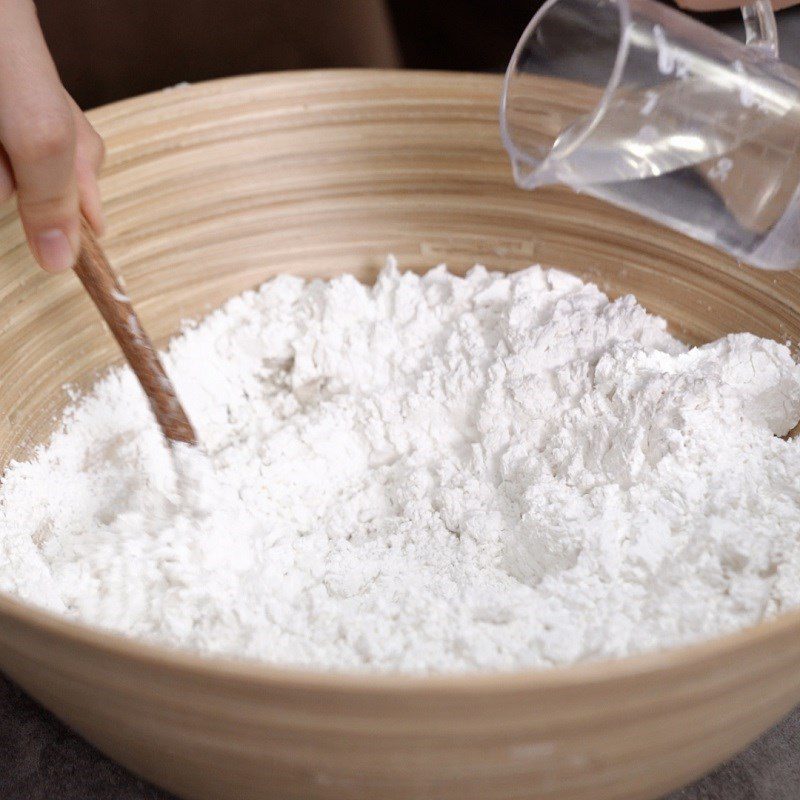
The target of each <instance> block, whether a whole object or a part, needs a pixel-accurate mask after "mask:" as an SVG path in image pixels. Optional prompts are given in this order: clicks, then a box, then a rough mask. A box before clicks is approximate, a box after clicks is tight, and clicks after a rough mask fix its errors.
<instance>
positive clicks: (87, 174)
mask: <svg viewBox="0 0 800 800" xmlns="http://www.w3.org/2000/svg"><path fill="white" fill-rule="evenodd" d="M69 102H70V105H71V106H72V111H73V114H74V116H75V129H76V139H77V141H76V152H75V176H76V180H77V182H78V195H79V197H80V207H81V211H83V214H84V216H85V217H86V219H87V220H88V221H89V224H90V225H91V226H92V228H93V230H94V232H95V233H96V234H97V235H98V236H102V235H103V232H104V231H105V219H104V217H103V208H102V205H101V202H100V190H99V188H98V185H97V177H98V175H99V173H100V167H101V166H102V165H103V160H104V159H105V154H106V148H105V145H104V144H103V140H102V139H101V138H100V135H99V134H98V133H97V131H96V130H95V129H94V128H93V127H92V125H91V123H90V122H89V120H88V119H86V117H85V116H84V114H83V112H82V111H81V110H80V108H78V106H77V104H76V103H75V101H74V100H73V99H72V98H71V97H70V98H69Z"/></svg>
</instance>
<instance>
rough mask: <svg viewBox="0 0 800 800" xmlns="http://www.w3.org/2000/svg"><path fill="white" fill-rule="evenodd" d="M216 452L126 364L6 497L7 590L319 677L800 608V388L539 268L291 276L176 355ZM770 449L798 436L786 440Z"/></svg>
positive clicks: (796, 379)
mask: <svg viewBox="0 0 800 800" xmlns="http://www.w3.org/2000/svg"><path fill="white" fill-rule="evenodd" d="M166 361H167V366H168V369H169V371H170V373H171V374H172V375H173V376H174V377H175V380H176V383H177V386H178V389H179V392H180V394H181V396H182V398H183V399H184V401H185V404H186V406H187V408H188V411H189V413H190V416H191V417H192V419H193V421H194V422H195V424H196V426H197V428H198V431H199V434H200V438H201V440H202V441H203V443H204V445H205V447H206V450H207V453H208V458H206V457H204V456H202V455H201V454H200V453H198V452H196V451H194V452H192V451H189V452H182V453H181V454H180V458H181V459H182V460H183V461H184V462H185V468H186V469H187V470H188V472H189V474H190V476H191V480H189V481H188V486H189V488H190V490H191V491H189V493H188V494H186V493H184V497H183V498H182V500H180V501H179V500H178V497H179V493H176V491H175V485H174V483H175V478H174V471H173V469H172V466H171V463H170V459H169V455H168V450H167V448H165V447H164V445H163V443H162V442H161V440H160V437H159V434H158V432H157V431H156V428H155V425H154V423H153V421H152V419H151V417H150V414H149V411H148V408H147V405H146V403H145V401H144V399H143V398H142V396H141V394H140V392H139V390H138V389H137V387H136V385H135V383H134V380H133V378H132V375H131V374H130V372H129V371H128V370H117V371H114V372H112V373H111V374H110V375H109V376H108V377H106V378H105V379H104V380H102V381H101V382H100V383H99V384H98V385H97V387H96V389H95V390H94V392H93V393H92V395H91V396H89V397H86V398H84V399H82V400H80V401H79V402H78V403H77V404H76V406H75V407H74V408H73V409H72V410H71V411H70V412H69V413H68V415H67V417H66V419H65V423H64V428H63V430H62V431H61V432H60V433H58V434H57V435H56V436H55V437H54V438H53V440H52V442H51V444H50V445H49V446H48V447H46V448H43V449H42V450H41V451H40V452H39V454H38V456H37V458H36V460H35V461H33V462H31V463H17V464H14V465H12V466H11V467H10V468H9V470H8V472H7V473H6V475H5V479H4V484H3V487H2V493H1V494H0V588H3V589H5V590H8V591H10V592H13V593H16V594H18V595H20V596H21V597H23V598H25V599H26V600H28V601H31V602H33V603H36V604H39V605H44V606H47V607H50V608H52V609H56V610H59V611H62V612H65V613H67V614H68V615H69V616H71V617H73V618H76V619H80V620H83V621H85V622H88V623H90V624H93V625H98V626H103V627H106V628H111V629H114V630H118V631H122V632H124V633H126V634H128V635H131V636H137V637H143V638H145V639H149V640H154V641H159V642H163V643H169V644H172V645H176V646H180V647H184V648H190V649H192V650H198V651H202V652H208V653H225V654H231V655H236V656H242V657H251V658H257V659H263V660H266V661H271V662H278V663H282V664H303V665H311V666H317V667H326V668H331V667H333V668H353V667H355V668H371V669H381V670H387V669H399V670H412V671H418V670H433V671H440V670H464V669H481V668H513V667H521V666H527V665H554V664H565V663H571V662H575V661H580V660H584V659H595V658H599V657H606V656H620V655H624V654H627V653H632V652H636V651H642V650H650V649H654V648H661V647H666V646H670V645H675V644H678V643H683V642H688V641H692V640H697V639H700V638H704V637H709V636H713V635H714V634H717V633H720V632H723V631H729V630H732V629H736V628H739V627H741V626H744V625H748V624H750V623H754V622H756V621H758V620H761V619H762V618H764V617H765V616H769V615H772V614H775V613H777V612H779V611H781V610H782V609H785V608H787V607H790V606H797V605H800V478H798V476H800V444H798V443H796V442H786V441H783V440H781V439H780V438H778V436H779V435H782V434H785V433H786V432H787V431H788V430H789V429H790V428H791V427H792V425H793V424H794V423H795V422H796V421H797V419H798V417H800V369H799V368H798V367H797V366H796V365H795V364H794V362H793V360H792V358H791V356H790V353H789V351H788V349H787V348H786V347H784V346H783V345H780V344H777V343H775V342H772V341H765V340H761V339H757V338H755V337H753V336H751V335H748V334H740V335H736V336H730V337H728V338H726V339H723V340H721V341H719V342H716V343H714V344H712V345H709V346H707V347H702V348H699V349H693V350H687V349H686V348H685V347H684V346H682V345H681V344H679V343H678V342H677V341H676V340H675V339H674V338H672V337H671V336H670V335H669V334H667V333H666V331H665V325H664V323H663V321H662V320H660V319H658V318H655V317H652V316H648V315H647V314H646V313H645V311H644V310H643V309H642V308H641V307H640V306H638V305H637V304H636V302H635V300H634V299H633V298H632V297H626V298H623V299H621V300H617V301H616V302H609V301H608V299H607V298H606V297H605V296H604V295H603V294H601V293H600V292H599V291H598V289H597V288H596V287H594V286H592V285H585V284H583V283H581V282H580V281H579V280H577V279H576V278H574V277H571V276H569V275H567V274H565V273H561V272H557V271H550V272H548V271H543V270H541V269H539V268H538V267H534V268H532V269H529V270H527V271H525V272H522V273H519V274H516V275H512V276H504V275H501V274H499V273H489V272H486V271H485V270H484V269H483V268H481V267H476V268H475V269H474V270H472V271H471V272H470V273H469V275H468V277H467V278H466V279H461V278H456V277H454V276H452V275H450V274H449V273H447V272H446V271H445V269H444V268H442V267H440V268H437V269H435V270H433V271H431V272H429V273H428V274H427V275H426V276H425V277H423V278H419V277H417V276H415V275H412V274H404V275H400V274H399V273H398V272H397V271H396V269H394V268H393V267H392V268H389V269H387V270H386V271H384V272H383V274H382V275H381V276H380V278H379V279H378V282H377V284H376V285H375V287H374V288H369V287H365V286H362V285H360V284H358V283H357V282H356V281H355V280H353V279H351V278H348V277H344V278H338V279H336V280H334V281H332V282H330V283H324V282H320V281H316V282H313V283H303V281H301V280H299V279H296V278H291V277H281V278H277V279H276V280H273V281H270V282H269V283H267V284H265V285H264V286H263V287H261V289H259V290H258V291H256V292H251V293H248V294H245V295H243V296H241V297H238V298H235V299H233V300H231V301H230V302H229V303H227V304H226V305H225V307H224V308H222V309H221V310H219V311H217V312H216V313H214V314H212V315H211V316H210V317H209V318H207V319H206V320H205V321H203V322H202V323H200V324H199V325H198V326H196V327H194V328H191V329H189V330H187V331H186V332H185V333H184V334H183V335H182V336H181V337H180V338H178V339H176V340H175V341H174V342H173V343H172V346H171V348H170V350H169V355H168V357H167V359H166ZM776 434H777V435H778V436H776Z"/></svg>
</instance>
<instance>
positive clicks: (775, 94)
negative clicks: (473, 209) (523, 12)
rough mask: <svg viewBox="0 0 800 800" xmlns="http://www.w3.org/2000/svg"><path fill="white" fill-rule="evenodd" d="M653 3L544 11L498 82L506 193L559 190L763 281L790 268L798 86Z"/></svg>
mask: <svg viewBox="0 0 800 800" xmlns="http://www.w3.org/2000/svg"><path fill="white" fill-rule="evenodd" d="M743 16H744V21H745V29H746V34H747V43H746V44H741V43H740V42H738V41H736V40H734V39H732V38H730V37H728V36H725V35H724V34H721V33H719V32H717V31H715V30H713V29H711V28H709V27H708V26H706V25H703V24H702V23H700V22H698V21H696V20H694V19H692V18H691V17H688V16H687V15H685V14H682V13H680V12H679V11H675V10H674V9H671V8H668V7H666V6H664V5H661V4H659V3H657V2H655V0H548V2H546V3H545V4H544V5H543V6H542V8H541V9H540V10H539V12H538V13H537V14H536V16H535V17H534V18H533V20H532V21H531V23H530V24H529V25H528V28H527V30H526V31H525V33H524V34H523V36H522V39H521V40H520V42H519V44H518V45H517V48H516V50H515V51H514V55H513V57H512V59H511V63H510V65H509V67H508V71H507V73H506V79H505V86H504V91H503V99H502V106H501V128H502V133H503V139H504V142H505V145H506V148H507V149H508V151H509V154H510V156H511V160H512V163H513V167H514V177H515V180H516V181H517V183H518V184H519V185H520V186H522V187H523V188H526V189H534V188H536V187H538V186H543V185H547V184H554V183H561V184H566V185H568V186H570V187H572V188H573V189H575V190H577V191H581V192H586V193H588V194H592V195H594V196H596V197H599V198H601V199H603V200H606V201H608V202H610V203H614V204H615V205H618V206H622V207H624V208H628V209H630V210H632V211H635V212H637V213H639V214H642V215H643V216H646V217H649V218H651V219H654V220H656V221H657V222H660V223H662V224H664V225H667V226H669V227H671V228H674V229H676V230H679V231H681V232H683V233H685V234H687V235H688V236H691V237H693V238H695V239H698V240H700V241H702V242H707V243H709V244H712V245H714V246H716V247H718V248H720V249H722V250H726V251H728V252H729V253H731V254H732V255H734V256H735V257H737V258H738V259H740V260H741V261H744V262H747V263H749V264H753V265H755V266H758V267H762V268H766V269H792V268H795V267H798V266H800V191H798V185H799V184H800V72H799V71H798V70H795V69H794V68H792V67H789V66H788V65H786V64H783V63H782V62H781V61H779V60H778V46H777V31H776V25H775V17H774V15H773V12H772V9H771V7H770V5H769V3H768V2H767V0H758V2H756V3H754V4H753V5H749V6H746V7H745V8H743Z"/></svg>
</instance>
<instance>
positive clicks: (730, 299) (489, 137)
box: [0, 72, 800, 800]
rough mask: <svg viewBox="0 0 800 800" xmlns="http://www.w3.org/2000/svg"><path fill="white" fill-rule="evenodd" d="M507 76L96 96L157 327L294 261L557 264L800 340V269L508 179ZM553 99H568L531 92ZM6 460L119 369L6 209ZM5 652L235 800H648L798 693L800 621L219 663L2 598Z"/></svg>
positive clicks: (128, 737) (122, 227)
mask: <svg viewBox="0 0 800 800" xmlns="http://www.w3.org/2000/svg"><path fill="white" fill-rule="evenodd" d="M499 90H500V81H499V79H497V78H494V77H479V76H475V75H445V74H437V75H434V74H417V73H408V72H396V73H393V72H383V73H379V72H329V73H324V72H323V73H319V72H317V73H299V74H283V75H269V76H267V75H263V76H253V77H247V78H240V79H234V80H227V81H221V82H214V83H209V84H204V85H200V86H194V87H190V88H179V89H175V90H172V91H169V92H164V93H160V94H155V95H149V96H147V97H141V98H136V99H133V100H128V101H125V102H122V103H118V104H115V105H112V106H108V107H106V108H102V109H99V110H97V111H95V112H93V114H92V120H93V122H94V123H95V124H96V125H97V127H98V128H99V130H100V131H101V132H102V133H103V135H104V136H105V137H106V141H107V143H108V148H109V158H108V164H107V168H106V170H105V175H104V178H103V191H104V195H105V199H106V207H107V210H108V216H109V222H110V230H109V235H108V237H107V244H108V250H109V253H110V255H111V257H112V260H113V261H114V262H115V263H116V264H117V265H118V267H119V268H120V269H121V271H122V272H123V273H124V275H125V278H126V280H127V283H128V286H129V289H130V293H131V295H132V296H133V297H134V298H135V300H136V302H137V303H138V307H139V309H140V311H141V314H142V317H143V319H144V322H145V324H146V325H147V326H148V327H149V329H150V331H151V332H152V333H153V335H154V337H155V338H156V339H157V340H158V341H160V342H164V341H165V340H166V338H167V337H168V336H169V335H170V334H172V333H174V332H175V331H176V330H177V328H178V324H179V321H180V319H181V318H183V317H187V316H196V315H199V314H201V313H203V312H204V311H205V310H206V309H208V308H210V307H212V306H215V305H217V304H219V303H220V302H221V301H222V300H224V299H225V298H227V297H229V296H231V295H233V294H234V293H237V292H239V291H240V290H242V289H245V288H247V287H251V286H254V285H256V284H258V283H259V282H261V281H263V280H264V279H266V278H268V277H269V276H271V275H274V274H275V273H277V272H282V271H284V272H293V273H297V274H302V275H325V276H328V275H333V274H336V273H339V272H343V271H351V272H353V273H355V274H356V275H358V276H359V277H360V278H363V279H365V280H369V279H370V278H371V277H372V276H373V275H374V274H375V271H376V269H377V268H378V267H379V266H380V265H381V264H382V262H383V259H384V256H385V255H386V253H387V252H394V253H395V254H396V255H397V256H398V258H399V259H400V263H401V265H402V266H403V267H405V268H410V269H423V268H425V267H428V266H430V265H433V264H435V263H436V262H439V261H443V260H445V261H447V262H448V263H449V264H450V266H451V267H452V268H454V269H456V270H464V269H465V268H467V267H469V266H471V265H472V264H473V263H474V262H476V261H481V262H483V263H485V264H487V265H490V266H493V267H496V268H500V269H505V270H513V269H517V268H520V267H523V266H526V265H528V264H529V263H531V262H535V261H541V262H543V263H547V264H555V265H561V266H562V267H566V268H568V269H570V270H574V271H575V272H577V273H579V274H581V275H583V276H587V277H589V278H591V279H593V280H596V281H597V282H599V283H600V284H601V285H602V286H603V287H604V288H606V289H607V290H608V291H610V292H611V293H612V294H619V293H621V292H628V291H633V292H635V293H636V294H637V295H638V296H639V297H640V298H641V300H642V301H643V302H644V303H645V305H647V306H648V307H649V308H650V309H651V310H652V311H654V312H657V313H659V314H663V315H664V316H666V317H667V318H668V319H669V320H670V321H671V323H672V324H673V326H674V328H675V330H676V331H677V332H678V333H679V334H680V335H681V336H683V337H684V338H685V339H686V340H689V341H692V342H696V341H702V340H707V339H710V338H713V337H717V336H719V335H721V334H724V333H726V332H728V331H737V330H750V331H753V332H755V333H758V334H761V335H765V336H772V337H775V338H777V339H780V340H787V339H791V340H793V341H796V340H797V338H798V335H799V334H800V279H798V277H797V276H795V275H789V274H769V273H761V272H756V271H753V270H749V269H744V268H741V267H739V266H737V265H736V264H733V263H731V262H730V261H729V260H728V259H727V258H726V257H724V256H722V255H720V254H719V253H716V252H714V251H712V250H710V249H709V248H706V247H702V246H699V245H697V244H695V243H693V242H690V241H689V240H687V239H685V238H683V237H681V236H679V235H677V234H673V233H670V232H667V231H664V230H663V229H660V228H658V227H656V226H654V225H651V224H648V223H646V222H644V221H642V220H640V219H638V218H636V217H634V216H632V215H630V214H627V213H623V212H621V211H618V210H615V209H612V208H608V207H604V206H602V205H600V204H598V203H596V202H594V201H592V200H590V199H586V198H581V197H577V196H575V195H572V194H570V193H567V192H564V191H542V192H539V193H537V194H535V195H531V194H527V193H523V192H520V191H517V190H516V189H515V188H514V187H513V186H512V183H511V178H510V170H509V166H508V163H507V160H506V158H505V155H504V153H503V152H502V149H501V146H500V142H499V138H498V126H497V105H498V95H499ZM541 102H542V107H543V109H544V110H545V112H546V111H547V110H548V109H552V108H555V106H557V105H558V104H569V103H570V102H571V98H570V97H569V96H565V95H564V94H563V92H560V93H556V94H554V93H553V92H552V91H549V90H548V89H547V87H546V86H544V85H543V86H542V89H541ZM0 262H1V263H0V375H1V376H2V379H1V381H2V383H0V464H5V463H7V461H8V460H9V459H11V458H15V457H20V456H25V455H26V454H28V453H29V452H30V448H31V446H32V445H33V444H35V443H37V442H40V441H42V440H43V439H45V438H46V436H47V434H48V432H49V431H50V430H51V428H52V426H53V415H54V414H55V413H56V412H58V410H59V408H60V407H61V406H62V405H63V403H64V392H63V385H64V384H65V383H66V382H70V383H73V384H77V385H87V384H88V383H89V382H90V381H91V379H92V377H93V375H95V374H96V371H97V370H98V369H100V368H103V367H105V366H107V365H108V364H110V363H112V362H114V361H117V360H118V353H117V350H116V348H115V346H114V345H113V343H112V341H111V339H110V337H109V335H108V334H107V333H106V332H105V330H104V329H103V328H102V326H101V324H100V323H99V322H98V318H97V316H96V314H95V312H94V311H93V309H92V307H91V306H90V304H89V302H88V301H87V299H86V298H85V297H84V296H83V295H82V293H81V290H80V289H79V286H78V283H77V281H76V280H75V278H74V276H71V275H67V276H63V277H59V278H52V277H46V276H45V275H43V274H42V273H40V272H39V271H37V270H36V269H35V268H34V267H33V266H32V263H31V260H30V258H29V256H28V253H27V251H26V249H25V247H24V246H23V239H22V235H21V232H20V228H19V225H18V222H17V220H16V217H15V216H14V213H13V210H12V208H11V207H10V206H9V207H6V208H5V209H2V217H1V218H0ZM0 668H2V669H3V670H5V671H6V672H7V673H8V674H9V675H10V676H11V677H12V678H14V679H15V680H16V681H18V682H19V683H20V684H21V685H22V686H23V687H24V688H25V689H27V690H28V691H29V692H30V693H31V694H32V695H33V696H34V697H36V698H38V699H39V700H40V701H41V702H42V703H44V704H45V705H46V706H47V707H49V708H50V709H52V710H53V711H54V712H55V713H56V714H58V715H59V716H60V717H61V718H62V719H63V720H65V721H66V722H67V723H69V724H70V725H71V726H72V727H74V728H75V729H76V730H78V731H79V732H80V733H82V734H83V735H84V736H85V737H86V738H87V739H89V740H90V741H92V742H94V743H95V744H96V745H97V746H98V747H100V748H101V749H102V750H103V751H105V752H106V753H108V754H109V755H110V756H112V757H114V758H116V759H117V760H118V761H120V762H122V763H123V764H125V765H127V766H128V767H130V768H131V769H133V770H134V771H136V772H138V773H140V774H141V775H143V776H145V777H147V778H149V779H151V780H153V781H155V782H157V783H160V784H162V785H163V786H165V787H168V788H169V789H172V790H173V791H175V792H176V793H178V794H179V795H181V796H184V797H187V798H198V800H199V799H200V798H203V799H205V798H209V799H210V798H218V799H219V800H223V798H224V800H233V799H234V798H235V800H255V798H258V799H259V800H264V798H275V800H292V799H294V798H296V800H317V799H318V800H323V798H324V799H325V800H351V799H352V800H355V799H356V798H358V800H364V799H365V798H368V799H369V798H375V800H401V798H402V799H403V800H405V799H407V798H426V799H428V800H431V799H433V798H451V799H452V800H471V799H473V800H496V799H498V800H499V798H537V800H544V798H549V799H550V800H612V798H613V799H615V800H622V798H629V799H630V800H633V799H634V798H639V799H640V800H645V799H647V798H655V797H657V796H659V795H660V794H661V793H663V792H665V791H667V790H669V789H671V788H674V787H677V786H679V785H681V784H683V783H685V782H687V781H689V780H690V779H692V778H694V777H696V776H698V775H700V774H701V773H703V772H704V771H706V770H708V769H709V768H711V767H713V766H714V765H715V764H717V763H718V762H720V761H721V760H722V759H724V758H725V757H727V756H729V755H731V754H732V753H734V752H735V751H736V750H738V749H739V748H741V747H743V746H744V745H745V744H746V743H747V742H748V741H749V740H751V739H752V738H754V737H755V736H756V735H757V734H758V733H760V732H761V731H762V730H764V729H765V728H767V727H768V726H769V725H771V724H772V723H774V722H776V721H777V720H778V719H779V718H780V717H781V716H782V715H783V714H784V713H786V712H787V711H788V710H789V709H790V708H791V707H792V705H793V704H794V703H795V702H797V701H798V700H800V614H790V615H786V616H784V617H782V618H780V619H778V620H775V621H773V622H770V623H768V624H765V625H762V626H760V627H758V628H755V629H751V630H748V631H745V632H743V633H740V634H737V635H734V636H730V637H727V638H724V639H719V640H715V641H713V642H710V643H708V644H703V645H700V646H696V647H691V648H686V649H683V650H680V651H674V652H668V653H662V654H655V655H648V656H644V657H637V658H633V659H628V660H624V661H619V662H615V663H599V664H590V665H587V666H580V667H577V668H571V669H558V670H553V671H545V672H525V673H518V674H508V675H501V676H491V675H482V676H461V677H435V678H409V677H400V676H382V677H381V676H353V675H326V674H323V673H311V672H302V671H295V670H286V669H275V668H270V667H266V666H262V665H258V664H242V663H231V662H226V661H221V660H205V659H201V658H196V657H193V656H190V655H182V654H179V653H173V652H171V651H168V650H165V649H160V648H157V647H151V646H145V645H142V644H139V643H136V642H133V641H127V640H125V639H123V638H120V637H116V636H113V635H108V634H104V633H100V632H96V631H93V630H90V629H88V628H85V627H82V626H79V625H75V624H70V623H67V622H65V621H63V620H61V619H59V618H56V617H54V616H50V615H48V614H45V613H42V612H40V611H37V610H34V609H32V608H29V607H27V606H24V605H22V604H20V603H18V602H15V601H14V600H12V599H10V598H8V597H0Z"/></svg>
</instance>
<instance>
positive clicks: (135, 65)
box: [36, 0, 800, 108]
mask: <svg viewBox="0 0 800 800" xmlns="http://www.w3.org/2000/svg"><path fill="white" fill-rule="evenodd" d="M36 5H37V8H38V9H39V16H40V19H41V23H42V28H43V29H44V33H45V36H46V38H47V41H48V43H49V45H50V48H51V50H52V52H53V57H54V58H55V61H56V64H57V66H58V68H59V71H60V73H61V77H62V79H63V81H64V84H65V86H66V87H67V89H68V90H69V91H70V93H71V94H72V96H73V97H74V98H75V100H76V101H77V102H78V104H79V105H81V106H82V107H83V108H90V107H92V106H96V105H101V104H102V103H108V102H111V101H113V100H119V99H121V98H123V97H129V96H131V95H135V94H141V93H142V92H149V91H153V90H155V89H160V88H163V87H164V86H169V85H172V84H175V83H179V82H180V81H190V82H195V81H202V80H208V79H209V78H219V77H224V76H227V75H239V74H242V73H249V72H261V71H264V70H278V69H304V68H315V67H369V66H376V67H409V68H416V69H453V70H476V71H481V72H485V71H490V72H502V71H504V70H505V66H506V63H507V62H508V59H509V57H510V56H511V52H512V50H513V49H514V45H515V44H516V41H517V39H518V38H519V37H520V35H521V34H522V31H523V30H524V28H525V26H526V24H527V23H528V21H529V20H530V18H531V17H532V16H533V14H534V13H535V11H536V9H537V8H538V7H539V3H538V2H535V0H533V1H532V0H224V2H219V0H37V2H36ZM702 19H703V20H704V21H705V22H707V23H708V24H712V25H714V26H716V27H718V28H720V29H722V30H724V31H725V32H726V33H730V34H731V35H734V36H741V35H742V32H743V31H742V22H741V16H740V15H739V13H738V12H735V11H732V12H725V13H721V14H705V15H703V17H702ZM778 19H779V25H780V29H781V47H782V53H781V55H782V58H783V59H784V60H785V61H787V62H789V63H794V64H797V65H800V9H790V10H787V11H782V12H780V13H779V15H778Z"/></svg>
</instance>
